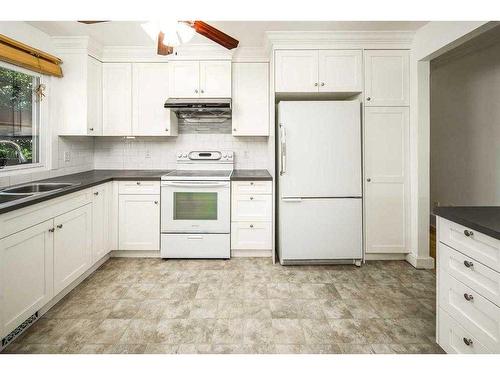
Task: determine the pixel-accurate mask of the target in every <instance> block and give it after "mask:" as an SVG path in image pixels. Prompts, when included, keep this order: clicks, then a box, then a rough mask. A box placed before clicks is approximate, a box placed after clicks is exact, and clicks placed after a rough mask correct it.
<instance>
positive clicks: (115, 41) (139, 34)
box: [28, 21, 427, 47]
mask: <svg viewBox="0 0 500 375" xmlns="http://www.w3.org/2000/svg"><path fill="white" fill-rule="evenodd" d="M143 22H144V21H142V22H139V21H111V22H106V23H99V24H93V25H85V24H81V23H78V22H76V21H33V22H28V23H29V24H31V25H32V26H35V27H36V28H38V29H40V30H42V31H43V32H45V33H47V34H49V35H50V36H82V35H88V36H90V37H92V38H93V39H95V40H96V41H97V42H99V43H100V44H102V45H103V46H150V45H153V44H154V43H153V42H152V40H151V39H150V38H149V37H148V36H147V35H146V33H145V32H144V31H143V29H142V27H141V23H143ZM207 22H208V23H209V24H210V25H212V26H214V27H217V28H218V29H220V30H221V31H223V32H225V33H226V34H229V35H231V36H232V37H234V38H236V39H238V40H239V41H240V46H245V47H258V46H262V45H263V42H264V36H265V32H266V31H335V30H343V31H345V30H348V31H385V30H387V31H414V30H416V29H418V28H420V27H422V26H423V25H425V24H426V23H427V22H421V21H207ZM206 42H207V39H206V38H204V37H203V36H201V35H197V36H196V37H195V38H193V41H192V42H191V43H206Z"/></svg>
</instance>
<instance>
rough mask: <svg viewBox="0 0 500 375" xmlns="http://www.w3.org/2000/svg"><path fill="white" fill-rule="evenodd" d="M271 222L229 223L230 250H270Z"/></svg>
mask: <svg viewBox="0 0 500 375" xmlns="http://www.w3.org/2000/svg"><path fill="white" fill-rule="evenodd" d="M272 226H273V225H272V223H271V222H245V221H241V222H238V221H235V222H233V223H231V249H237V250H267V249H271V248H272V238H273V235H272Z"/></svg>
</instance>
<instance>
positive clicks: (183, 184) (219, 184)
mask: <svg viewBox="0 0 500 375" xmlns="http://www.w3.org/2000/svg"><path fill="white" fill-rule="evenodd" d="M161 185H162V186H177V187H196V188H205V187H224V186H229V182H166V181H163V182H162V183H161Z"/></svg>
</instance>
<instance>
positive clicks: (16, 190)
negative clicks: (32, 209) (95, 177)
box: [0, 182, 78, 205]
mask: <svg viewBox="0 0 500 375" xmlns="http://www.w3.org/2000/svg"><path fill="white" fill-rule="evenodd" d="M75 185H78V184H77V183H58V182H34V183H29V184H24V185H20V186H14V187H11V188H7V189H3V190H0V205H2V204H5V203H9V202H13V201H17V200H20V199H25V198H29V197H32V196H34V195H36V196H40V195H47V194H53V193H56V192H58V191H61V190H64V189H67V188H70V187H72V186H75Z"/></svg>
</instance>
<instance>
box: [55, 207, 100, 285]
mask: <svg viewBox="0 0 500 375" xmlns="http://www.w3.org/2000/svg"><path fill="white" fill-rule="evenodd" d="M54 224H55V233H54V294H57V293H59V292H60V291H62V290H63V289H64V288H66V287H67V286H68V285H69V284H71V283H72V282H73V281H75V280H76V279H77V278H78V277H79V276H81V275H82V274H83V273H84V272H85V271H86V270H87V269H89V268H90V264H91V258H92V205H91V204H90V203H89V204H87V205H85V206H82V207H80V208H77V209H75V210H73V211H70V212H67V213H65V214H63V215H60V216H57V217H56V218H55V219H54Z"/></svg>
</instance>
